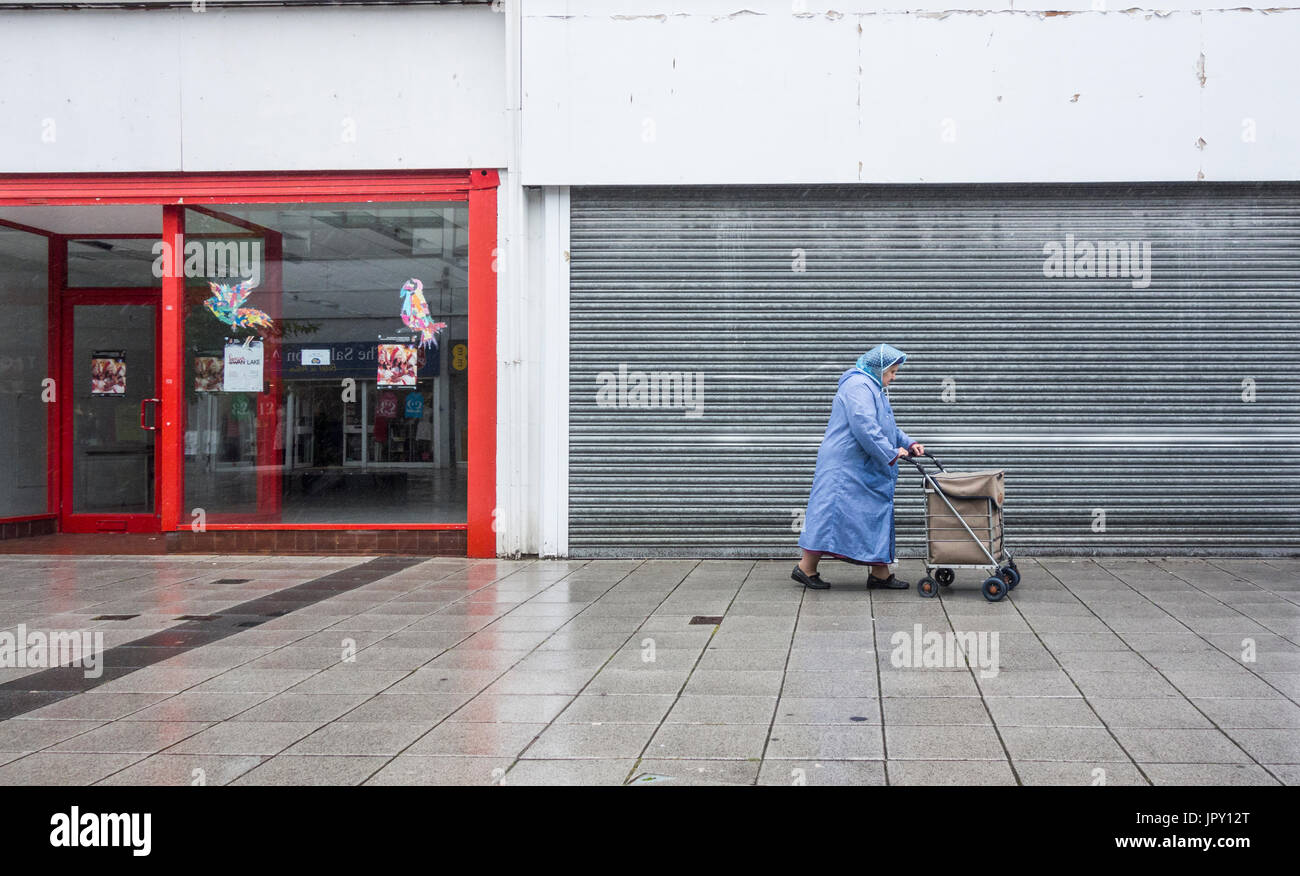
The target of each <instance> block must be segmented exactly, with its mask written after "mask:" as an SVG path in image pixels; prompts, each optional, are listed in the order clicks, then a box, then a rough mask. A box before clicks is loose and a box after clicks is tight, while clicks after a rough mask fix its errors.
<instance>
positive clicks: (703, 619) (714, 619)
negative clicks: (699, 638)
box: [691, 614, 722, 624]
mask: <svg viewBox="0 0 1300 876" xmlns="http://www.w3.org/2000/svg"><path fill="white" fill-rule="evenodd" d="M691 623H693V624H720V623H722V615H716V616H715V615H711V614H697V615H696V616H695V617H693V618H691Z"/></svg>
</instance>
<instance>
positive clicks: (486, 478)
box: [0, 168, 500, 557]
mask: <svg viewBox="0 0 1300 876" xmlns="http://www.w3.org/2000/svg"><path fill="white" fill-rule="evenodd" d="M499 185H500V179H499V176H498V174H497V171H495V170H490V169H481V168H476V169H471V170H456V171H362V172H340V173H332V172H325V171H300V172H270V171H267V172H255V173H116V174H94V173H89V174H0V205H3V206H25V205H46V204H48V205H65V204H66V205H95V204H158V205H161V206H162V208H163V228H162V237H163V240H170V241H172V242H173V251H174V252H181V251H182V250H181V249H180V248H179V247H177V246H175V244H177V243H179V242H181V241H180V237H181V234H182V232H183V222H184V216H183V210H184V207H186V206H191V205H195V204H256V203H276V204H280V203H301V204H311V203H344V202H366V201H381V200H382V201H462V202H467V203H468V208H469V339H468V340H469V368H468V370H469V375H468V378H467V382H468V401H469V410H468V429H469V436H468V439H469V440H468V447H467V454H466V455H467V458H468V472H467V476H468V495H467V497H466V498H467V507H466V522H465V523H463V524H460V523H452V524H437V523H429V524H375V525H358V524H259V523H251V524H210V525H209V526H208V528H209V529H219V528H224V529H249V530H256V529H451V530H457V529H460V530H465V531H466V555H467V556H470V557H492V556H495V555H496V534H495V532H494V531H493V516H494V509H495V508H496V425H497V417H496V386H497V379H496V378H497V369H496V359H497V356H496V335H497V288H496V277H497V272H496V264H495V262H496V251H497V188H498V186H499ZM6 224H10V223H6ZM32 230H33V231H36V229H32ZM38 233H42V232H38ZM46 236H47V237H49V238H50V243H51V245H50V266H51V272H50V288H51V290H53V289H54V288H55V284H56V283H57V284H58V285H59V287H60V288H62V285H63V284H64V279H65V278H64V277H63V276H62V270H63V268H62V265H63V262H62V261H61V260H59V259H58V258H57V253H56V248H57V243H58V242H59V237H60V236H59V235H51V234H48V233H46ZM56 261H58V262H59V264H58V266H57V267H56V265H55V262H56ZM184 296H185V279H184V276H183V275H182V274H180V273H176V272H173V274H172V275H171V276H164V277H163V281H162V293H161V298H160V307H161V309H160V316H159V321H160V323H161V325H160V332H161V343H160V345H159V358H160V369H159V375H158V377H159V382H158V386H159V391H160V397H161V398H162V399H163V403H162V405H161V406H160V410H159V411H158V429H159V434H158V441H159V447H158V466H159V468H160V470H161V475H160V477H161V478H162V481H163V484H164V485H165V486H166V489H163V490H161V491H160V492H159V495H158V497H157V513H158V516H159V521H160V526H161V529H162V531H163V532H172V531H179V530H182V529H184V528H185V527H186V526H188V521H186V520H184V519H183V514H182V511H183V508H182V504H183V499H184V495H183V481H182V478H183V476H184V450H185V447H184V434H183V427H182V423H183V410H182V395H183V393H182V392H181V383H182V379H183V375H184V359H183V357H184V345H183V341H184V317H185V314H184V300H185V298H184ZM59 307H60V302H59V301H57V300H53V297H52V300H51V301H50V309H51V317H52V319H51V324H50V328H49V332H50V349H51V350H52V351H58V350H60V349H61V348H62V339H61V336H60V335H61V332H60V327H59V325H58V320H57V319H55V318H54V317H56V314H57V313H58V308H59ZM52 408H53V406H52ZM58 415H59V412H58V411H57V410H54V409H51V410H50V412H49V418H48V426H49V433H48V434H49V440H48V441H47V444H48V447H49V450H48V462H49V478H50V483H49V493H48V496H49V502H50V509H49V510H50V513H51V515H53V514H56V513H57V511H58V507H57V503H58V502H59V497H60V495H61V492H60V488H61V484H60V477H59V473H60V472H59V469H60V459H59V443H60V442H59V441H58V435H59V431H58V430H59V426H60V423H59V417H58ZM38 516H39V515H38ZM13 519H14V520H17V519H18V518H13ZM28 519H30V518H28Z"/></svg>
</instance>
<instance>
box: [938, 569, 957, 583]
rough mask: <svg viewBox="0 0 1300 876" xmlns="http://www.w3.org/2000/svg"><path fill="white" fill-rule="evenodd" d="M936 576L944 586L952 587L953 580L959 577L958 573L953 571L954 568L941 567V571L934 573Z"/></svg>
mask: <svg viewBox="0 0 1300 876" xmlns="http://www.w3.org/2000/svg"><path fill="white" fill-rule="evenodd" d="M934 577H935V579H936V580H938V582H939V584H940V585H942V586H944V587H951V586H952V582H953V581H954V580H955V579H956V578H957V575H956V574H955V573H954V572H953V570H952V569H940V570H939V571H937V572H935V573H934Z"/></svg>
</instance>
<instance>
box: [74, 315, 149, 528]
mask: <svg viewBox="0 0 1300 876" xmlns="http://www.w3.org/2000/svg"><path fill="white" fill-rule="evenodd" d="M63 326H64V332H65V334H64V363H63V387H62V388H61V390H60V393H61V395H62V396H63V429H62V435H63V448H62V449H63V472H64V477H63V502H62V514H61V517H62V521H61V525H62V529H63V531H64V532H158V531H159V530H160V525H159V519H158V517H157V516H156V514H155V512H156V500H157V494H158V488H159V478H158V466H157V464H156V459H155V450H156V446H157V443H158V442H157V440H156V435H157V427H158V419H157V418H158V408H159V404H160V399H159V395H158V384H157V374H158V347H159V335H158V332H159V324H158V302H157V298H156V295H155V294H153V293H150V292H139V293H135V292H94V293H85V292H68V293H66V295H65V299H64V307H63Z"/></svg>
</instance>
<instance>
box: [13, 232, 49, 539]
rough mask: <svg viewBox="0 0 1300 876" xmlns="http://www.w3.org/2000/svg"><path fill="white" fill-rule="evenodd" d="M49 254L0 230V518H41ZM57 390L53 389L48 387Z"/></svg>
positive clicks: (25, 237) (39, 240)
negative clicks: (1, 464)
mask: <svg viewBox="0 0 1300 876" xmlns="http://www.w3.org/2000/svg"><path fill="white" fill-rule="evenodd" d="M48 259H49V250H48V244H47V242H46V238H45V237H44V236H43V235H40V234H32V233H29V232H26V231H18V230H16V229H12V228H7V227H5V226H0V308H3V310H4V314H5V331H4V333H3V334H0V457H3V459H4V460H5V474H4V477H0V517H21V516H26V515H29V514H44V513H46V512H47V511H48V510H49V507H48V505H47V498H48V497H47V496H46V493H47V490H46V457H45V442H46V431H47V429H46V414H47V412H48V407H47V405H46V403H45V402H44V401H43V400H42V398H41V394H42V392H43V391H44V390H45V387H43V386H42V381H43V380H44V379H45V377H46V376H47V375H48V374H49V358H48V353H49V342H50V339H49V335H48V334H47V328H46V327H47V324H48V321H49V294H50V293H49V283H48V279H47V276H48V271H49V261H48ZM51 389H52V390H57V387H51Z"/></svg>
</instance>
